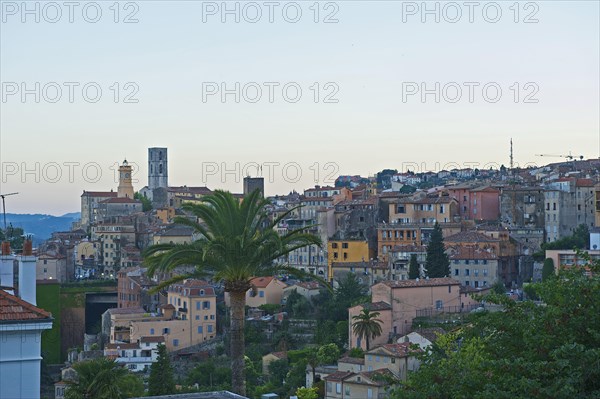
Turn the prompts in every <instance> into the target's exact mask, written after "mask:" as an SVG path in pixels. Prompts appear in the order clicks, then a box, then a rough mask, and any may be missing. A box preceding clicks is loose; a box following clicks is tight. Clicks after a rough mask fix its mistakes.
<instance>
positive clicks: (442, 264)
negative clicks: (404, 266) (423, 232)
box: [425, 222, 450, 278]
mask: <svg viewBox="0 0 600 399" xmlns="http://www.w3.org/2000/svg"><path fill="white" fill-rule="evenodd" d="M425 268H426V269H427V271H426V272H427V276H428V277H430V278H436V277H447V276H449V275H450V259H449V258H448V254H447V253H446V247H445V246H444V236H443V234H442V228H441V227H440V225H439V223H437V222H436V223H435V226H434V227H433V232H432V233H431V239H430V240H429V244H428V245H427V260H426V263H425Z"/></svg>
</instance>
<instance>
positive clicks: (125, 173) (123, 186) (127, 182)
mask: <svg viewBox="0 0 600 399" xmlns="http://www.w3.org/2000/svg"><path fill="white" fill-rule="evenodd" d="M131 171H132V168H131V166H129V164H128V163H127V160H124V161H123V164H122V165H121V166H119V187H117V197H120V198H131V199H133V184H132V180H131Z"/></svg>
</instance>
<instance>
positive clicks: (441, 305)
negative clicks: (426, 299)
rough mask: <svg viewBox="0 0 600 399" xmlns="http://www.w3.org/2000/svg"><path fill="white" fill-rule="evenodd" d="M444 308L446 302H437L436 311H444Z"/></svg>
mask: <svg viewBox="0 0 600 399" xmlns="http://www.w3.org/2000/svg"><path fill="white" fill-rule="evenodd" d="M443 307H444V301H442V300H437V301H435V308H436V309H442V308H443Z"/></svg>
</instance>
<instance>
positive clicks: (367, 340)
mask: <svg viewBox="0 0 600 399" xmlns="http://www.w3.org/2000/svg"><path fill="white" fill-rule="evenodd" d="M365 342H366V344H367V350H366V352H368V351H369V336H368V335H367V336H366V338H365Z"/></svg>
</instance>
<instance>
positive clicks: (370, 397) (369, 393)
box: [367, 388, 373, 399]
mask: <svg viewBox="0 0 600 399" xmlns="http://www.w3.org/2000/svg"><path fill="white" fill-rule="evenodd" d="M367 399H373V389H372V388H367Z"/></svg>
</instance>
